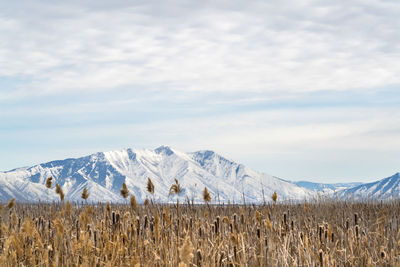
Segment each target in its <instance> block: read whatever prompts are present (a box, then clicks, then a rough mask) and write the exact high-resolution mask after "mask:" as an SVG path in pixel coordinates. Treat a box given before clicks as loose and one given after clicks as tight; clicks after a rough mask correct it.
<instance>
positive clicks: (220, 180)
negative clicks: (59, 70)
mask: <svg viewBox="0 0 400 267" xmlns="http://www.w3.org/2000/svg"><path fill="white" fill-rule="evenodd" d="M50 176H52V177H54V182H57V183H59V184H60V185H61V187H62V189H63V190H64V192H65V195H66V199H69V200H74V201H79V200H80V192H81V190H82V189H83V187H87V188H88V189H89V191H90V192H91V196H90V200H92V201H113V202H114V201H116V202H121V201H124V200H123V199H122V198H121V196H120V195H119V189H120V188H121V186H122V183H123V182H125V183H126V184H127V186H128V189H129V190H130V192H132V193H133V194H134V195H135V197H136V198H137V199H138V201H144V199H145V198H148V197H151V196H149V194H148V193H147V192H146V191H145V186H146V182H147V177H150V178H151V179H152V180H153V183H154V184H155V186H156V190H155V191H156V193H155V196H154V198H155V200H156V201H163V202H165V201H171V200H172V199H173V198H174V197H172V198H170V197H168V193H169V187H170V186H171V184H172V183H173V182H174V179H175V178H177V179H178V180H179V182H180V183H181V184H182V187H183V188H184V195H185V196H186V197H187V198H189V199H193V200H194V201H196V202H201V201H202V200H201V191H202V190H203V189H204V187H207V188H208V189H209V191H210V192H211V193H212V195H213V196H214V201H217V199H216V198H217V197H218V198H219V201H220V202H227V201H228V200H230V201H233V202H236V203H237V202H242V201H243V197H244V200H245V201H246V200H247V201H248V202H250V203H253V202H261V201H262V199H264V197H263V196H262V191H263V189H262V188H261V187H262V186H264V194H265V196H267V198H269V197H268V196H269V195H270V194H272V192H273V191H277V192H278V194H279V195H280V198H281V199H305V198H307V197H309V196H310V192H309V191H308V190H307V189H304V188H301V187H298V186H296V185H295V184H293V183H291V182H289V181H286V180H283V179H279V178H277V177H274V176H271V175H268V174H264V173H260V172H257V171H254V170H251V169H250V168H248V167H247V166H245V165H243V164H239V163H236V162H234V161H232V160H230V159H228V158H226V157H223V156H221V155H219V154H217V153H215V152H214V151H211V150H199V151H195V152H189V153H184V152H180V151H178V150H175V149H173V148H171V147H169V146H160V147H158V148H156V149H154V150H151V149H132V148H125V149H122V150H113V151H107V152H97V153H94V154H91V155H88V156H83V157H78V158H67V159H64V160H54V161H49V162H46V163H42V164H38V165H34V166H31V167H27V168H17V169H14V170H11V171H8V172H0V186H1V188H3V189H4V193H1V192H0V193H1V194H0V200H3V201H5V200H6V199H5V198H9V197H14V196H15V197H16V198H17V199H18V200H21V201H37V200H39V199H40V200H49V201H51V200H57V198H58V196H57V195H55V193H54V192H53V191H54V190H48V189H47V188H45V186H44V183H45V180H46V179H47V178H48V177H50ZM53 186H54V185H53ZM20 192H22V194H20ZM181 198H182V197H181Z"/></svg>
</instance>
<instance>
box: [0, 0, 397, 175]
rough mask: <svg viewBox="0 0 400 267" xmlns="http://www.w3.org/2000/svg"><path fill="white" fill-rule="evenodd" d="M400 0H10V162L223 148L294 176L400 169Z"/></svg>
mask: <svg viewBox="0 0 400 267" xmlns="http://www.w3.org/2000/svg"><path fill="white" fill-rule="evenodd" d="M399 14H400V2H399V1H397V0H393V1H390V0H381V1H375V0H357V1H355V0H346V1H328V2H327V1H285V0H279V1H260V0H254V1H236V0H230V1H190V0H189V1H151V0H150V1H121V0H116V1H103V0H97V1H46V0H38V1H28V0H27V1H18V0H17V1H6V0H0V171H7V170H10V169H13V168H17V167H22V166H31V165H34V164H39V163H43V162H48V161H51V160H56V159H64V158H69V157H79V156H85V155H88V154H92V153H95V152H98V151H109V150H118V149H122V148H128V147H130V148H149V149H154V148H156V147H158V146H160V145H169V146H171V147H173V148H175V149H177V150H181V151H185V152H191V151H197V150H204V149H209V150H214V151H216V152H217V153H219V154H221V155H223V156H225V157H227V158H229V159H232V160H234V161H237V162H240V163H243V164H245V165H247V166H249V167H250V168H252V169H255V170H258V171H262V172H266V173H269V174H271V175H275V176H278V177H281V178H285V179H289V180H310V181H316V182H353V181H361V182H368V181H374V180H377V179H381V178H384V177H388V176H390V175H392V174H394V173H395V172H398V171H400V164H399V158H400V20H399V19H398V16H399Z"/></svg>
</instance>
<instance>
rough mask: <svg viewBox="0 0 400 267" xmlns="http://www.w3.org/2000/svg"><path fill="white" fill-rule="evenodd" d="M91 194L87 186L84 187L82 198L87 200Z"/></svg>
mask: <svg viewBox="0 0 400 267" xmlns="http://www.w3.org/2000/svg"><path fill="white" fill-rule="evenodd" d="M89 195H90V193H89V192H88V190H87V188H86V187H85V188H83V191H82V195H81V197H82V199H84V200H85V202H86V201H87V199H88V197H89Z"/></svg>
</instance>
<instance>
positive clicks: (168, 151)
mask: <svg viewBox="0 0 400 267" xmlns="http://www.w3.org/2000/svg"><path fill="white" fill-rule="evenodd" d="M154 151H155V152H156V153H157V154H164V155H167V156H170V155H172V154H174V151H173V150H172V149H171V148H170V147H169V146H160V147H158V148H156V149H155V150H154Z"/></svg>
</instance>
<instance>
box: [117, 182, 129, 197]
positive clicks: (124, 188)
mask: <svg viewBox="0 0 400 267" xmlns="http://www.w3.org/2000/svg"><path fill="white" fill-rule="evenodd" d="M119 192H120V193H121V196H122V197H123V198H127V197H128V195H129V190H128V187H127V186H126V184H125V183H122V188H121V190H119Z"/></svg>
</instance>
